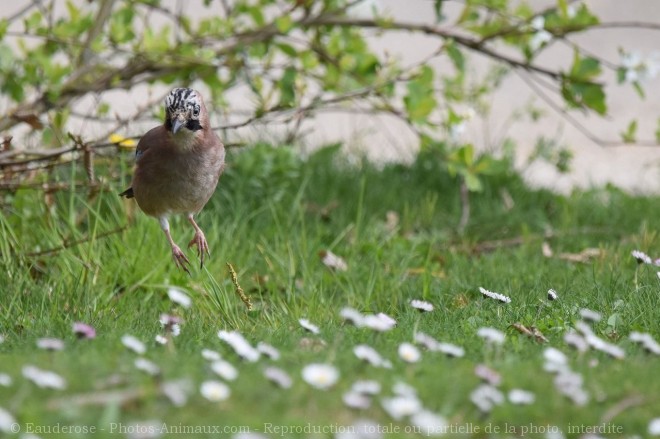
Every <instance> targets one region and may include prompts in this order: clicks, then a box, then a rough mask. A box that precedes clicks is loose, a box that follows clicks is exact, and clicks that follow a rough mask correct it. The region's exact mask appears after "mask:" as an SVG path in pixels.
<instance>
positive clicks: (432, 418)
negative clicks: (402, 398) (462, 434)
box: [410, 410, 449, 436]
mask: <svg viewBox="0 0 660 439" xmlns="http://www.w3.org/2000/svg"><path fill="white" fill-rule="evenodd" d="M410 424H411V425H414V426H415V427H416V428H417V431H419V432H420V433H421V435H422V436H443V435H444V434H445V433H447V431H448V430H449V422H447V420H446V419H445V418H444V417H442V416H440V415H438V414H436V413H433V412H430V411H428V410H421V411H419V412H417V413H413V414H412V416H410Z"/></svg>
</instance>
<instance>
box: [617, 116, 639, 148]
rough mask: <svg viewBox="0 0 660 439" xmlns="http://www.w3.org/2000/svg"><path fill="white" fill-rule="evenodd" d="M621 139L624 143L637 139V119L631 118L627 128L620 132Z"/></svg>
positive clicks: (633, 141)
mask: <svg viewBox="0 0 660 439" xmlns="http://www.w3.org/2000/svg"><path fill="white" fill-rule="evenodd" d="M621 140H623V142H624V143H635V142H636V141H637V120H636V119H633V120H631V121H630V123H629V124H628V128H626V130H625V131H623V132H621Z"/></svg>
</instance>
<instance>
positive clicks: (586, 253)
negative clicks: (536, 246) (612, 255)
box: [541, 242, 602, 263]
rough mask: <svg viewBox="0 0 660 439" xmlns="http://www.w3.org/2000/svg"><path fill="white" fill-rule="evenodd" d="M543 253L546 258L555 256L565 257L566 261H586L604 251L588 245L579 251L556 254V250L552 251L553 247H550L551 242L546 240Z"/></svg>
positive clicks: (542, 248)
mask: <svg viewBox="0 0 660 439" xmlns="http://www.w3.org/2000/svg"><path fill="white" fill-rule="evenodd" d="M541 253H542V254H543V256H545V257H546V258H552V257H555V258H557V259H563V260H564V261H568V262H582V263H586V262H589V261H591V260H592V259H594V258H597V257H600V256H601V254H602V251H601V249H599V248H594V247H588V248H585V249H584V250H582V251H581V252H579V253H559V254H557V255H555V254H554V252H553V251H552V248H551V247H550V244H548V242H544V243H543V245H542V247H541Z"/></svg>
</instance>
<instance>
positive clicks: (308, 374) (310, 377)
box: [302, 363, 339, 390]
mask: <svg viewBox="0 0 660 439" xmlns="http://www.w3.org/2000/svg"><path fill="white" fill-rule="evenodd" d="M302 378H303V380H305V382H306V383H307V384H309V385H311V386H312V387H316V388H317V389H322V390H326V389H329V388H330V387H332V386H333V385H334V384H335V383H336V382H337V380H338V379H339V371H338V370H337V368H336V367H334V366H332V365H330V364H320V363H312V364H308V365H307V366H305V367H304V368H303V370H302Z"/></svg>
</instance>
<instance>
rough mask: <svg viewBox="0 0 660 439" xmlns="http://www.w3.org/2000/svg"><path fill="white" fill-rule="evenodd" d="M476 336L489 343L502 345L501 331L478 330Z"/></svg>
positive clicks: (502, 335) (502, 336)
mask: <svg viewBox="0 0 660 439" xmlns="http://www.w3.org/2000/svg"><path fill="white" fill-rule="evenodd" d="M477 335H478V336H479V337H481V338H483V339H484V340H486V341H487V342H489V343H493V344H502V343H504V339H505V335H504V333H503V332H502V331H500V330H498V329H495V328H488V327H486V328H479V329H478V330H477Z"/></svg>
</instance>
